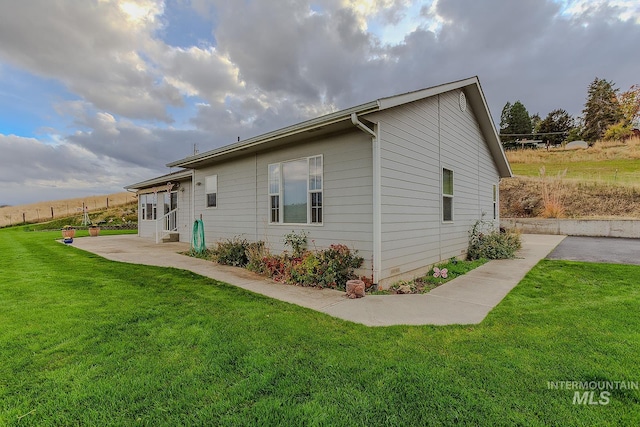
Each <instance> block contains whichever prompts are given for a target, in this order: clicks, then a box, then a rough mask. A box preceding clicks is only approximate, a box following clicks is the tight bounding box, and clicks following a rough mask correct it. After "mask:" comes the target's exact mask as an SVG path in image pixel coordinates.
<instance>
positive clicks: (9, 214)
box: [0, 192, 137, 227]
mask: <svg viewBox="0 0 640 427" xmlns="http://www.w3.org/2000/svg"><path fill="white" fill-rule="evenodd" d="M136 200H137V199H136V195H135V194H133V193H129V192H122V193H113V194H104V195H98V196H89V197H78V198H75V199H63V200H50V201H46V202H39V203H31V204H27V205H16V206H2V207H0V227H6V226H8V225H13V224H22V223H23V221H26V222H30V223H32V222H43V221H50V220H51V219H55V218H61V217H69V216H82V208H83V206H86V207H87V208H88V210H89V216H90V217H91V212H92V211H94V210H104V209H105V208H106V207H107V205H109V207H115V206H121V205H125V204H128V203H132V202H135V201H136Z"/></svg>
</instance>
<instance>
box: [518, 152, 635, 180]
mask: <svg viewBox="0 0 640 427" xmlns="http://www.w3.org/2000/svg"><path fill="white" fill-rule="evenodd" d="M542 166H544V167H545V170H546V171H545V174H546V176H557V175H558V174H561V175H562V176H563V177H564V178H565V179H572V180H579V181H583V182H602V183H607V184H617V185H632V186H638V185H640V160H636V159H617V160H583V161H580V162H568V161H564V160H563V159H562V158H549V159H548V160H545V161H543V162H540V163H511V169H512V171H513V173H514V175H520V176H531V177H538V176H540V168H541V167H542ZM565 170H566V174H565Z"/></svg>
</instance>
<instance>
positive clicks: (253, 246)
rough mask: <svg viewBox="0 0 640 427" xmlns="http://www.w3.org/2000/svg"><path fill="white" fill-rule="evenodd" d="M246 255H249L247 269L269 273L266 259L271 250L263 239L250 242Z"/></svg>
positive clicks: (259, 272)
mask: <svg viewBox="0 0 640 427" xmlns="http://www.w3.org/2000/svg"><path fill="white" fill-rule="evenodd" d="M245 255H246V256H247V265H246V268H247V270H250V271H253V272H255V273H258V274H265V273H267V271H266V269H265V262H264V260H265V259H266V258H267V257H268V256H269V250H268V249H267V248H266V247H265V245H264V242H263V241H259V242H254V243H249V244H248V245H247V249H246V250H245Z"/></svg>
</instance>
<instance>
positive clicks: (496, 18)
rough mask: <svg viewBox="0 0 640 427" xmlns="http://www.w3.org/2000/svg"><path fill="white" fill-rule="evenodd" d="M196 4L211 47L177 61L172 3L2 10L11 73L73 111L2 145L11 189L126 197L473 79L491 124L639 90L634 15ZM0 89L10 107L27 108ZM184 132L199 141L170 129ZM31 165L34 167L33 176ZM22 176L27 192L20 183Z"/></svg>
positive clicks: (114, 0) (4, 52)
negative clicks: (609, 84)
mask: <svg viewBox="0 0 640 427" xmlns="http://www.w3.org/2000/svg"><path fill="white" fill-rule="evenodd" d="M188 5H191V6H192V7H193V8H194V10H195V11H196V12H198V13H200V14H201V16H202V18H203V22H205V27H206V22H210V23H211V37H210V39H208V40H200V41H199V42H198V46H186V47H174V46H170V45H169V44H167V43H165V42H164V41H163V40H162V39H161V38H160V37H161V34H162V32H163V29H164V27H163V26H164V25H166V23H167V22H173V23H175V22H178V21H172V20H171V19H170V18H171V17H167V16H166V14H167V13H169V12H168V11H169V10H170V9H171V8H169V7H165V4H164V2H163V1H161V0H140V1H133V0H126V1H125V0H120V1H118V0H96V1H81V2H77V1H71V0H32V1H29V2H0V75H4V74H7V73H11V72H12V70H13V69H19V70H21V71H22V72H25V73H30V74H32V75H37V76H41V77H43V78H44V79H51V80H53V81H55V82H57V83H58V84H62V85H63V86H64V87H65V88H66V89H67V90H68V91H69V94H70V96H69V97H70V98H72V100H71V101H69V100H66V101H65V100H61V99H60V98H59V97H57V96H50V95H48V94H46V93H44V94H42V96H41V97H37V96H36V98H34V99H33V100H32V102H33V103H34V105H36V104H44V103H52V102H53V104H52V105H51V107H50V108H51V110H52V116H55V117H56V118H62V119H63V123H64V124H68V125H69V127H65V126H63V125H61V126H58V127H56V124H59V123H60V122H58V121H53V123H38V124H34V128H40V127H43V129H42V131H43V132H44V133H45V138H47V141H46V143H45V142H43V141H38V140H36V139H32V138H20V137H19V136H18V137H11V136H4V135H0V149H2V151H1V152H2V153H3V156H2V159H1V160H0V167H2V169H1V170H0V180H1V179H7V180H9V181H5V182H7V183H14V184H10V185H24V186H32V187H33V188H42V187H41V186H42V185H44V183H46V182H48V179H49V178H48V177H50V179H51V180H53V181H55V182H56V184H55V185H57V186H58V187H56V188H63V187H65V186H77V187H78V188H80V187H83V186H84V187H87V188H93V187H92V185H93V184H95V183H106V185H107V186H108V187H112V186H123V185H126V184H130V183H132V182H136V181H139V180H142V179H144V178H149V177H150V176H151V175H152V174H154V173H162V172H165V171H166V170H165V168H164V166H163V165H164V164H165V163H167V162H169V161H172V160H176V159H179V158H182V157H185V156H187V155H188V154H190V153H191V152H192V150H193V144H194V143H195V144H198V146H199V148H200V150H201V151H202V150H206V149H211V148H215V147H217V146H220V145H222V144H227V143H230V142H234V141H235V140H236V138H237V137H238V136H240V137H241V138H248V137H251V136H255V135H257V134H260V133H263V132H266V131H270V130H273V129H276V128H278V127H281V126H286V125H290V124H293V123H296V122H299V121H302V120H305V119H308V118H312V117H316V116H319V115H321V114H324V113H327V112H330V111H334V110H335V109H339V108H346V107H349V106H353V105H356V104H358V103H361V102H366V101H370V100H372V99H375V98H378V97H381V96H388V95H392V94H394V93H400V92H404V91H408V90H414V89H418V88H422V87H427V86H431V85H436V84H440V83H443V82H447V81H452V80H455V79H459V78H464V77H469V76H472V75H479V76H480V79H481V81H482V84H483V88H484V90H485V93H486V95H487V98H488V101H489V104H490V107H491V110H492V112H493V115H494V118H495V117H496V116H497V115H499V112H500V110H501V108H502V105H504V103H505V102H507V101H511V102H513V101H514V100H517V99H520V100H521V101H522V102H524V104H525V105H526V106H527V108H528V109H529V111H530V112H532V113H533V112H539V113H541V114H542V115H545V114H546V113H547V112H548V111H551V110H552V109H555V108H565V109H567V110H568V111H569V112H570V113H572V114H577V113H579V112H580V110H581V108H582V104H583V103H584V97H585V95H586V88H587V86H588V84H589V83H590V82H591V81H592V80H593V78H594V77H596V76H598V77H603V78H607V79H611V80H614V81H615V82H616V83H618V85H619V86H620V87H622V88H626V87H629V86H630V85H631V84H633V83H640V82H638V80H637V79H638V77H637V71H636V68H637V64H636V62H637V60H636V59H635V56H634V55H633V54H632V53H631V52H635V50H637V46H638V45H640V21H639V20H638V17H639V16H640V13H639V10H640V5H639V4H638V3H637V2H635V1H633V2H632V1H622V0H611V1H608V2H607V1H604V0H592V1H588V2H587V1H585V0H575V1H568V2H563V1H554V0H519V1H513V0H485V1H482V2H478V1H477V0H425V1H409V0H317V1H316V0H313V2H312V1H311V0H300V1H288V2H284V1H267V0H253V1H250V2H235V1H229V0H191V2H186V3H184V4H183V6H185V7H187V6H188ZM185 30H187V29H186V28H185ZM204 32H205V33H206V29H205V31H204ZM202 34H203V32H202V29H200V32H199V33H198V35H199V36H200V35H202ZM5 64H10V65H9V66H5ZM2 90H3V91H5V92H7V91H8V93H7V96H6V97H5V96H3V98H5V99H11V98H12V97H15V96H16V95H17V94H18V93H17V92H15V93H12V92H11V90H10V88H8V87H7V86H3V87H2ZM52 99H53V101H52ZM178 115H179V117H178ZM174 120H177V121H178V122H179V123H180V124H179V126H180V127H185V126H192V127H191V128H187V129H181V130H177V129H172V128H168V127H167V126H168V125H167V123H173V121H174ZM61 162H62V163H69V162H71V163H72V164H73V165H75V166H74V168H73V170H70V169H71V168H68V167H60V163H61ZM31 163H33V164H34V165H37V166H34V167H33V168H30V167H26V165H29V164H31ZM15 165H21V167H20V168H16V167H15ZM5 167H6V168H5ZM21 171H22V172H23V173H24V174H25V177H24V179H22V178H16V176H19V172H21ZM145 173H146V174H148V175H147V176H143V175H144V174H145ZM141 174H142V175H141ZM81 182H82V183H84V184H81ZM8 185H9V184H8ZM12 188H13V187H12ZM16 188H17V187H16ZM22 192H23V193H24V192H25V191H24V190H23V191H22ZM33 194H40V193H37V192H35V190H34V193H33ZM16 197H17V196H16Z"/></svg>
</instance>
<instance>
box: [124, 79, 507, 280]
mask: <svg viewBox="0 0 640 427" xmlns="http://www.w3.org/2000/svg"><path fill="white" fill-rule="evenodd" d="M167 166H168V167H171V168H174V167H177V168H181V169H180V170H179V171H177V172H174V173H171V174H168V175H165V176H162V177H158V178H154V179H151V180H148V181H144V182H141V183H137V184H134V185H130V186H128V187H127V188H128V189H130V190H136V191H137V192H138V194H139V203H140V205H139V216H140V218H139V220H140V221H139V235H140V236H141V237H147V238H156V239H157V240H158V239H159V237H160V235H169V234H171V233H173V235H174V237H178V236H179V240H180V241H185V242H188V241H190V240H191V229H192V224H193V222H194V220H195V219H198V218H202V220H203V222H204V230H205V240H206V243H207V245H208V246H211V245H213V244H214V242H216V241H220V240H224V239H230V238H233V237H235V236H241V237H242V238H245V239H247V240H250V241H258V240H262V241H265V242H266V244H267V245H268V247H269V248H270V249H271V250H272V251H275V252H278V251H282V250H284V249H285V248H284V245H283V236H284V235H285V234H287V233H291V232H292V231H295V232H300V231H305V232H306V233H308V239H309V242H310V245H309V246H310V247H317V248H321V247H328V246H329V245H331V244H334V243H342V244H346V245H348V246H349V247H351V248H353V249H357V250H358V253H359V255H360V256H362V257H364V259H365V266H364V267H363V271H362V274H364V275H367V276H373V281H374V283H378V284H379V285H381V286H383V287H384V286H386V285H388V284H390V283H392V282H393V281H394V280H398V279H400V278H406V277H410V276H415V275H418V274H424V273H425V272H426V271H427V269H428V268H429V267H430V266H431V265H432V264H434V263H437V262H439V261H441V260H446V259H449V258H451V257H457V256H461V255H464V254H465V252H466V249H467V245H468V237H469V231H470V229H471V227H472V226H473V224H474V223H475V222H476V221H478V220H481V219H482V220H487V221H490V222H492V225H493V226H494V227H498V224H499V195H498V189H499V182H500V179H501V178H504V177H510V176H511V168H510V166H509V163H508V161H507V159H506V157H505V154H504V151H503V149H502V144H501V143H500V139H499V138H498V135H497V132H496V129H495V126H494V124H493V120H492V118H491V115H490V112H489V109H488V107H487V102H486V100H485V97H484V94H483V92H482V89H481V87H480V82H479V80H478V78H477V77H471V78H468V79H465V80H460V81H455V82H451V83H447V84H443V85H440V86H435V87H431V88H427V89H422V90H418V91H415V92H410V93H405V94H401V95H396V96H391V97H388V98H382V99H378V100H375V101H372V102H369V103H366V104H362V105H358V106H356V107H352V108H348V109H345V110H341V111H336V112H334V113H331V114H328V115H325V116H322V117H318V118H315V119H312V120H308V121H305V122H302V123H298V124H295V125H292V126H288V127H285V128H283V129H279V130H276V131H273V132H269V133H266V134H263V135H260V136H256V137H254V138H250V139H247V140H244V141H239V142H237V143H234V144H231V145H227V146H225V147H221V148H217V149H214V150H211V151H207V152H204V153H200V154H196V155H193V156H190V157H187V158H184V159H181V160H177V161H174V162H171V163H169V164H168V165H167Z"/></svg>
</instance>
